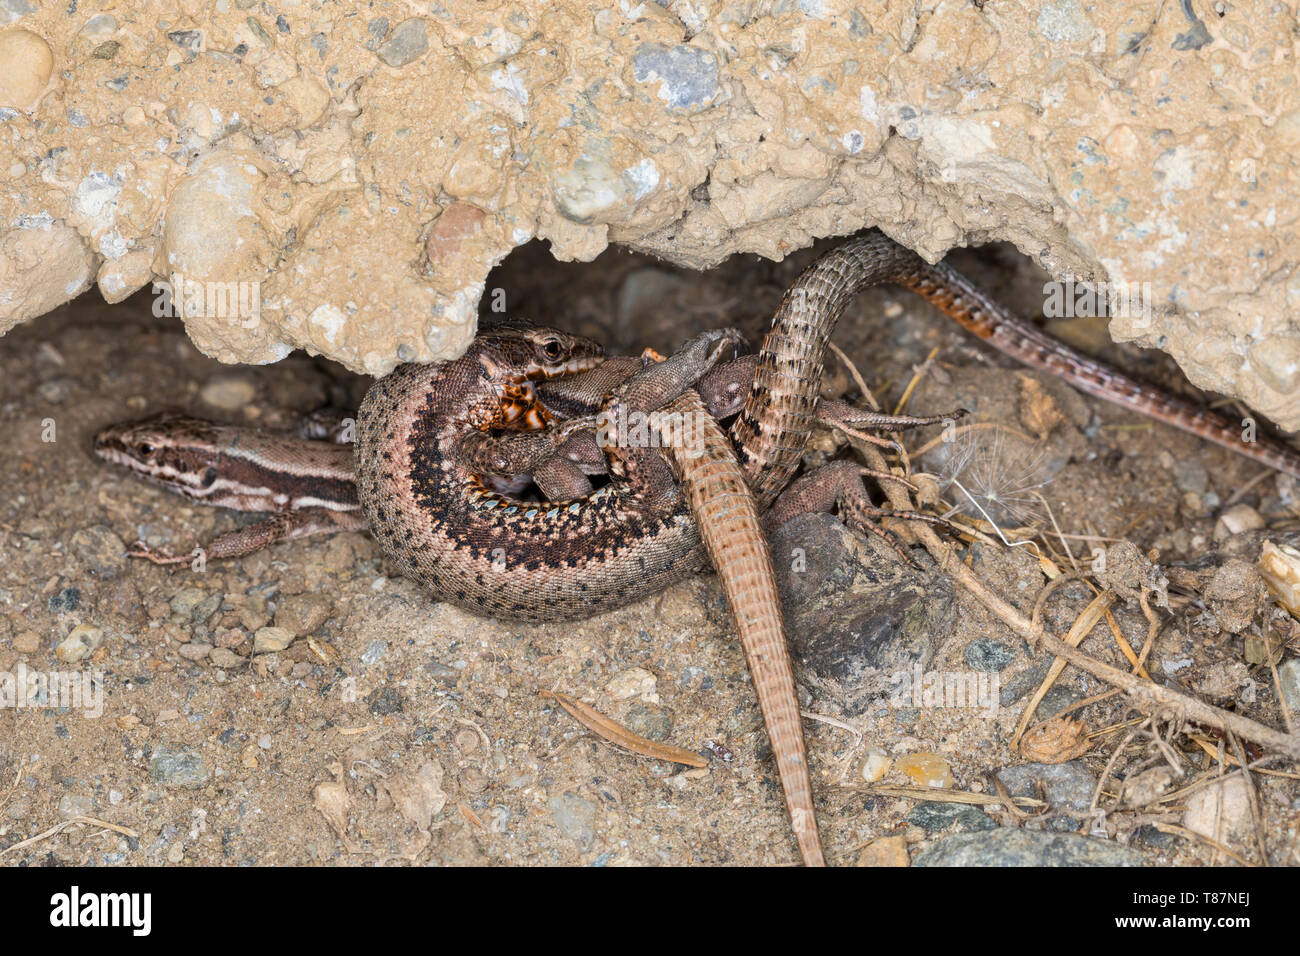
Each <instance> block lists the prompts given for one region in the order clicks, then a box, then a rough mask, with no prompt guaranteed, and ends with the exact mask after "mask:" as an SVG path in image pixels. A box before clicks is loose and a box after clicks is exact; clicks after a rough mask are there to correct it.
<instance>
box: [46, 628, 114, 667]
mask: <svg viewBox="0 0 1300 956" xmlns="http://www.w3.org/2000/svg"><path fill="white" fill-rule="evenodd" d="M103 640H104V632H103V631H101V630H100V629H99V628H97V627H91V626H90V625H89V624H78V625H77V626H76V627H74V628H73V629H72V631H71V633H69V634H68V636H67V637H65V638H64V639H63V640H62V641H60V642H59V646H58V647H56V648H55V649H54V656H55V657H57V658H58V659H59V660H61V661H63V662H64V663H65V664H73V663H76V662H77V661H83V660H85V659H86V658H87V657H89V656H90V655H91V654H93V653H95V650H96V648H98V647H99V645H100V644H101V643H103Z"/></svg>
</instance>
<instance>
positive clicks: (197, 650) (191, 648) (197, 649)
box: [177, 643, 212, 661]
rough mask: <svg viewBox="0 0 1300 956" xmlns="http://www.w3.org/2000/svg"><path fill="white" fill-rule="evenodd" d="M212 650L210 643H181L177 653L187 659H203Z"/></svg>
mask: <svg viewBox="0 0 1300 956" xmlns="http://www.w3.org/2000/svg"><path fill="white" fill-rule="evenodd" d="M211 652H212V645H211V644H193V643H191V644H182V645H181V646H180V649H179V651H178V652H177V653H179V654H180V655H181V657H183V658H185V659H186V660H187V661H201V660H204V659H205V658H206V657H207V656H208V654H210V653H211Z"/></svg>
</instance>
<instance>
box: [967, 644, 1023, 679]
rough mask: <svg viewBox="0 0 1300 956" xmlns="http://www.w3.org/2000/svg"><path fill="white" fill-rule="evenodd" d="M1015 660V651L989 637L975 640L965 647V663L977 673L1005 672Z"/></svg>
mask: <svg viewBox="0 0 1300 956" xmlns="http://www.w3.org/2000/svg"><path fill="white" fill-rule="evenodd" d="M1015 658H1016V652H1015V651H1013V650H1012V649H1011V648H1010V647H1008V646H1007V645H1006V644H1003V643H1002V642H1001V641H995V640H993V638H991V637H980V638H976V639H975V640H973V641H971V642H970V644H969V645H967V647H966V663H967V664H969V665H970V666H971V667H973V668H974V669H975V670H977V671H984V672H986V673H990V674H996V673H999V672H1001V671H1004V670H1006V668H1007V666H1008V665H1009V664H1010V663H1011V662H1012V661H1013V660H1015Z"/></svg>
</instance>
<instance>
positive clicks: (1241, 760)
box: [1228, 734, 1268, 866]
mask: <svg viewBox="0 0 1300 956" xmlns="http://www.w3.org/2000/svg"><path fill="white" fill-rule="evenodd" d="M1228 740H1229V741H1231V742H1232V752H1233V753H1234V754H1235V755H1236V757H1237V763H1238V764H1240V766H1241V772H1242V774H1243V775H1244V777H1243V779H1244V780H1245V781H1246V796H1247V797H1248V798H1249V801H1250V820H1251V823H1253V824H1254V830H1255V843H1256V846H1257V848H1258V849H1259V860H1260V862H1261V863H1263V864H1264V865H1265V866H1268V848H1267V847H1266V846H1265V845H1264V808H1263V807H1261V806H1260V805H1259V792H1258V791H1257V790H1256V789H1255V777H1254V775H1253V774H1252V773H1251V772H1250V769H1249V768H1248V767H1247V766H1246V752H1245V751H1244V750H1243V749H1242V747H1241V740H1240V738H1238V737H1237V735H1236V734H1228Z"/></svg>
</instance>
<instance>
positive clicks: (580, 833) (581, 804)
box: [546, 791, 596, 850]
mask: <svg viewBox="0 0 1300 956" xmlns="http://www.w3.org/2000/svg"><path fill="white" fill-rule="evenodd" d="M546 805H547V807H548V808H549V809H550V811H551V820H552V822H554V823H555V825H556V826H557V827H558V828H559V830H560V832H561V833H563V834H564V835H565V836H566V837H567V838H568V839H570V840H572V841H573V842H574V843H576V844H578V846H579V847H580V848H581V849H584V850H585V849H587V848H588V847H590V846H591V844H592V843H593V842H594V841H595V839H596V807H595V805H594V804H592V803H591V802H590V801H588V800H584V799H583V798H582V797H580V796H578V795H577V794H576V793H573V792H572V791H566V792H565V793H563V794H560V795H559V796H556V797H551V799H549V800H547V801H546Z"/></svg>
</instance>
